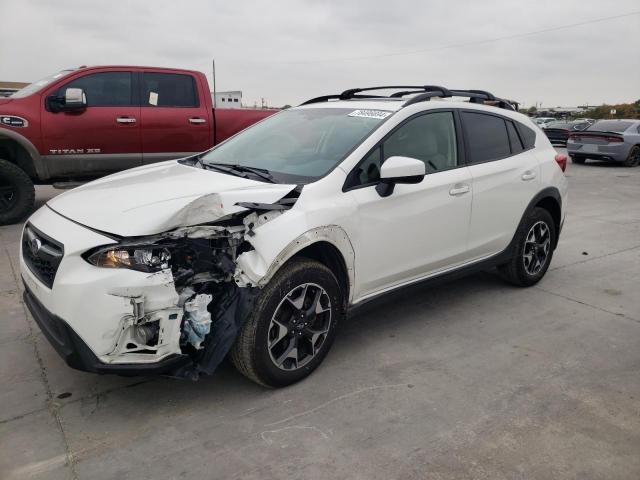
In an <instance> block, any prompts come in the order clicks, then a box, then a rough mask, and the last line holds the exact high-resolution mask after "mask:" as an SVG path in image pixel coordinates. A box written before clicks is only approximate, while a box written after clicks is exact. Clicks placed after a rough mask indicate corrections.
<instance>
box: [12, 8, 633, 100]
mask: <svg viewBox="0 0 640 480" xmlns="http://www.w3.org/2000/svg"><path fill="white" fill-rule="evenodd" d="M0 11H2V18H3V22H2V24H3V25H2V34H1V35H2V40H1V41H0V80H13V81H35V80H37V79H39V78H40V77H44V76H45V75H48V74H49V73H52V72H54V71H57V70H60V69H63V68H67V67H71V66H79V65H102V64H133V65H154V66H166V67H179V68H189V69H195V70H201V71H203V72H205V73H207V76H208V77H209V79H210V78H211V73H210V71H211V66H210V65H211V58H212V57H215V59H216V66H217V75H216V77H217V82H218V89H219V90H236V89H237V90H243V92H244V99H245V103H251V104H252V103H253V102H254V101H258V102H259V101H260V98H261V97H264V98H265V99H266V100H267V101H268V102H269V104H270V105H275V106H281V105H283V104H285V103H289V104H297V103H300V102H301V101H303V100H305V99H307V98H310V97H313V96H317V95H321V94H327V93H334V92H338V91H341V90H344V89H346V88H349V87H355V86H367V85H377V84H385V83H386V84H389V83H395V84H397V83H401V84H435V85H444V86H447V87H455V88H476V89H484V90H489V91H492V92H493V93H495V94H496V95H500V96H503V97H507V98H512V99H515V100H519V101H520V102H523V103H524V104H525V105H527V106H530V105H532V104H533V103H534V102H543V104H544V105H545V106H557V105H563V106H572V105H577V104H584V103H588V104H590V105H594V104H602V103H618V102H629V101H635V100H637V99H638V98H640V40H639V36H638V35H639V33H640V15H638V14H636V15H630V16H626V17H622V18H615V19H610V20H607V21H601V22H598V23H591V24H587V25H581V26H574V27H571V28H563V29H560V30H553V31H547V32H543V33H538V34H531V35H527V36H518V35H522V34H525V33H528V32H536V31H540V30H545V29H553V28H555V27H560V26H563V25H570V24H577V23H581V22H588V21H591V20H596V19H601V18H604V17H612V16H616V15H622V14H626V13H630V12H634V11H635V12H639V11H640V2H638V0H616V1H602V0H596V1H594V0H536V1H533V0H530V1H521V0H483V1H478V0H468V1H461V0H443V1H441V0H395V1H388V0H385V1H383V0H369V1H365V0H358V1H347V0H343V1H311V0H283V1H279V0H271V1H258V0H246V1H214V0H210V1H205V0H192V1H182V2H177V1H167V0H153V1H144V2H143V1H133V0H132V1H109V2H105V1H93V0H56V1H47V0H20V1H15V0H14V1H12V0H0ZM504 37H510V38H505V39H503V40H498V41H491V40H493V39H497V38H504ZM407 52H414V53H407Z"/></svg>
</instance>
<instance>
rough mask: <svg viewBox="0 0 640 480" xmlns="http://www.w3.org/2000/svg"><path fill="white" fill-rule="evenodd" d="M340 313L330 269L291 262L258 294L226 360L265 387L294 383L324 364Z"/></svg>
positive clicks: (339, 299) (308, 262)
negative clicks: (228, 359)
mask: <svg viewBox="0 0 640 480" xmlns="http://www.w3.org/2000/svg"><path fill="white" fill-rule="evenodd" d="M343 314H344V306H343V295H342V292H341V290H340V285H339V283H338V281H337V279H336V277H335V275H334V274H333V273H332V272H331V270H329V269H328V268H327V267H326V266H325V265H323V264H321V263H319V262H317V261H315V260H307V259H300V260H294V261H292V262H290V263H289V264H287V265H285V266H284V267H282V269H280V270H279V271H278V272H277V273H276V274H275V276H274V277H273V278H272V279H271V281H270V282H269V283H268V284H267V285H266V286H265V287H264V288H263V289H262V291H261V292H260V294H259V295H258V298H257V299H256V302H255V308H254V309H253V312H252V313H251V316H250V317H249V319H248V320H247V323H246V324H245V326H244V327H243V329H242V331H241V332H240V334H239V335H238V337H237V338H236V341H235V342H234V345H233V347H232V348H231V361H232V363H233V364H234V366H235V367H236V369H237V370H238V371H239V372H240V373H242V374H243V375H244V376H245V377H247V378H249V379H250V380H253V381H254V382H256V383H258V384H260V385H263V386H266V387H284V386H286V385H290V384H292V383H295V382H298V381H300V380H302V379H303V378H305V377H306V376H308V375H309V374H310V373H311V372H313V371H314V370H315V369H316V368H317V367H318V366H319V365H320V363H321V362H322V360H324V357H325V356H326V355H327V353H328V352H329V349H330V348H331V344H332V343H333V340H334V338H335V334H336V327H337V325H338V320H340V319H341V317H342V316H343Z"/></svg>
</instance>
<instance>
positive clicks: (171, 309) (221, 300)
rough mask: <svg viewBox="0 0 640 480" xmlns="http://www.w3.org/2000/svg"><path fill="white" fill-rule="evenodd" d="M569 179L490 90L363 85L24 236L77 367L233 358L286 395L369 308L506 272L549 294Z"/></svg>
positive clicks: (57, 205) (53, 330) (56, 210)
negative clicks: (457, 280) (386, 298)
mask: <svg viewBox="0 0 640 480" xmlns="http://www.w3.org/2000/svg"><path fill="white" fill-rule="evenodd" d="M372 91H374V93H371V92H372ZM383 91H385V92H393V93H391V94H390V95H389V96H381V95H380V93H382V92H383ZM454 98H455V99H456V100H455V101H454ZM565 166H566V157H565V156H563V155H556V152H555V150H554V149H553V148H552V146H551V144H550V143H549V140H547V138H546V136H545V135H544V134H543V133H542V132H541V130H539V129H538V128H537V127H536V126H535V125H534V124H533V123H532V122H531V121H530V120H529V119H528V118H527V117H525V116H523V115H521V114H519V113H517V112H516V111H514V109H513V107H512V106H511V104H509V103H508V102H506V101H504V100H501V99H499V98H495V97H494V96H493V95H491V94H490V93H488V92H483V91H478V90H453V91H451V90H448V89H446V88H442V87H433V86H418V87H416V86H408V87H375V88H371V89H353V90H347V91H345V92H343V93H342V94H339V95H329V96H326V97H319V98H315V99H312V100H309V101H308V102H305V103H304V104H303V105H301V106H299V107H296V108H291V109H288V110H285V111H282V112H280V113H278V114H276V115H274V116H272V117H269V118H267V119H266V120H264V121H262V122H260V123H258V124H256V125H254V126H252V127H250V128H249V129H247V130H245V131H243V132H241V133H239V134H238V135H236V136H234V137H232V138H231V139H229V140H227V141H226V142H224V143H222V144H220V145H218V146H217V147H215V148H214V149H212V150H210V151H208V152H205V153H203V154H201V155H197V156H193V157H189V158H185V159H182V160H177V161H169V162H164V163H159V164H155V165H147V166H143V167H140V168H135V169H132V170H128V171H125V172H122V173H119V174H116V175H111V176H109V177H106V178H103V179H101V180H97V181H94V182H91V183H89V184H86V185H84V186H82V187H79V188H76V189H74V190H71V191H69V192H67V193H65V194H63V195H60V196H58V197H56V198H54V199H52V200H50V201H49V202H48V203H47V204H46V205H45V206H43V207H42V208H40V209H39V210H38V211H37V212H36V213H34V214H33V215H32V216H31V218H30V219H29V220H28V222H27V223H26V225H25V228H24V232H23V236H22V241H21V255H20V257H21V273H22V278H23V279H24V285H25V293H24V298H25V302H26V304H27V305H28V307H29V309H30V310H31V312H32V314H33V317H34V318H35V320H36V321H37V323H38V324H39V326H40V328H41V329H42V331H43V332H44V334H45V335H46V337H47V338H48V339H49V341H50V342H51V343H52V344H53V346H54V347H55V348H56V350H57V351H58V352H59V353H60V355H61V356H62V357H63V358H64V359H65V360H66V362H67V363H68V364H69V365H70V366H71V367H74V368H77V369H81V370H86V371H90V372H97V373H118V374H122V375H144V374H151V373H156V374H164V375H171V376H177V377H183V378H184V377H186V378H192V379H195V378H197V377H198V375H200V374H210V373H212V372H213V370H214V369H215V368H216V366H217V365H218V364H219V363H220V362H221V361H222V360H223V359H224V358H225V356H227V354H229V355H230V357H231V360H232V361H233V363H234V364H235V366H236V367H237V368H238V370H240V372H242V373H243V374H244V375H246V376H247V377H249V378H250V379H252V380H254V381H256V382H258V383H260V384H262V385H266V386H272V387H279V386H284V385H288V384H291V383H293V382H296V381H298V380H300V379H302V378H304V377H305V376H307V375H308V374H309V373H310V372H312V371H313V370H314V369H315V368H316V367H317V366H318V365H319V364H320V363H321V362H322V360H323V359H324V357H325V356H326V355H327V352H328V351H329V348H330V347H331V344H332V342H333V340H334V338H335V336H336V334H337V331H338V330H337V327H338V324H339V323H340V321H341V320H342V319H343V318H344V317H345V315H346V313H347V311H348V309H349V308H350V307H352V306H354V305H357V304H361V303H362V302H364V301H365V300H368V299H371V298H373V297H376V296H379V295H381V294H384V293H386V292H390V291H392V290H395V289H398V288H401V287H404V286H407V285H411V284H414V283H416V282H421V281H425V280H430V279H435V278H441V277H442V276H444V275H448V274H451V273H456V274H459V273H460V272H466V271H471V270H478V269H487V268H490V267H497V268H498V270H499V272H501V274H502V275H503V276H504V278H505V279H507V280H508V281H510V282H511V283H513V284H516V285H520V286H529V285H533V284H535V283H536V282H538V281H539V280H540V278H541V277H542V276H543V275H544V274H545V272H546V271H547V268H548V267H549V263H550V262H551V257H552V255H553V252H554V249H555V247H556V245H557V243H558V237H559V235H560V230H561V228H562V224H563V220H564V216H565V211H566V208H565V205H566V198H567V180H566V179H565V176H564V174H563V170H564V168H565Z"/></svg>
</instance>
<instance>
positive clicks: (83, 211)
mask: <svg viewBox="0 0 640 480" xmlns="http://www.w3.org/2000/svg"><path fill="white" fill-rule="evenodd" d="M295 187H296V186H295V185H279V184H271V183H264V182H260V181H256V180H250V179H246V178H241V177H235V176H232V175H227V174H225V173H219V172H215V171H211V170H203V169H200V168H194V167H190V166H187V165H182V164H180V163H178V162H177V161H175V160H171V161H168V162H162V163H157V164H154V165H147V166H143V167H138V168H134V169H131V170H126V171H124V172H121V173H117V174H115V175H110V176H108V177H104V178H101V179H100V180H96V181H94V182H91V183H87V184H86V185H83V186H81V187H78V188H75V189H73V190H69V191H68V192H66V193H64V194H62V195H59V196H57V197H55V198H53V199H51V200H49V202H48V203H47V205H49V206H50V207H51V208H52V209H53V210H55V211H56V212H58V213H60V214H62V215H64V216H65V217H67V218H70V219H71V220H74V221H76V222H78V223H81V224H83V225H86V226H88V227H91V228H94V229H97V230H101V231H103V232H107V233H112V234H115V235H120V236H124V237H133V236H141V235H152V234H156V233H162V232H166V231H168V230H172V229H174V228H177V227H186V226H191V225H197V224H201V223H206V222H212V221H215V220H217V219H219V218H221V217H224V216H226V215H229V214H231V213H235V212H240V211H243V210H245V209H244V208H242V207H239V206H236V205H235V204H236V203H237V202H257V203H273V202H276V201H278V200H280V199H281V198H282V197H284V196H285V195H286V194H287V193H289V192H290V191H291V190H293V189H294V188H295Z"/></svg>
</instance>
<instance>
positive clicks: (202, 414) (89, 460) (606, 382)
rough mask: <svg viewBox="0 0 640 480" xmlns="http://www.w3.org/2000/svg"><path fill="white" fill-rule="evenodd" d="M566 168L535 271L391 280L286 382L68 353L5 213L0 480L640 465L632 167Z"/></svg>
mask: <svg viewBox="0 0 640 480" xmlns="http://www.w3.org/2000/svg"><path fill="white" fill-rule="evenodd" d="M567 174H568V177H569V181H570V197H569V213H568V216H567V219H566V222H565V226H564V231H563V234H562V237H561V240H560V245H559V247H558V249H557V250H556V253H555V256H554V259H553V263H552V265H551V269H550V270H549V272H548V273H547V275H546V277H545V278H544V279H543V280H542V281H541V282H540V284H539V285H538V286H536V287H533V288H530V289H518V288H514V287H511V286H508V285H505V284H504V283H502V282H501V281H500V280H499V279H498V278H497V276H496V275H494V274H492V273H482V274H478V275H474V276H472V277H468V278H465V279H462V280H458V281H455V282H452V283H448V284H446V285H441V286H438V287H435V288H425V287H420V286H416V287H412V288H410V289H407V290H403V291H401V292H398V293H395V294H392V295H391V296H388V297H386V298H384V299H381V300H379V301H376V302H375V303H370V304H368V305H367V306H365V307H363V308H361V309H360V310H358V311H357V312H356V313H355V314H354V315H353V316H352V317H351V318H350V319H349V320H348V321H347V322H346V323H345V324H343V325H342V327H341V329H340V333H339V335H338V338H337V339H336V343H335V345H334V347H333V349H332V351H331V353H330V355H329V356H328V357H327V359H326V360H325V362H324V364H323V365H322V366H321V367H320V368H319V369H318V370H317V371H316V373H314V374H313V375H312V376H311V377H309V378H308V379H307V380H305V381H303V382H302V383H300V384H297V385H294V386H292V387H289V388H285V389H282V390H266V389H263V388H261V387H259V386H257V385H255V384H253V383H251V382H250V381H248V380H246V379H244V378H243V377H242V376H240V375H239V374H237V373H236V372H235V371H234V370H233V368H232V367H230V366H229V365H223V366H222V367H221V368H220V369H219V371H218V372H216V374H215V375H213V376H212V377H209V378H203V379H201V380H200V381H199V382H196V383H191V382H188V381H179V380H172V379H166V378H121V377H113V376H98V375H92V374H87V373H83V372H78V371H75V370H72V369H70V368H68V367H67V366H66V365H65V364H64V363H63V362H62V360H61V359H60V358H59V357H58V355H57V354H56V353H55V351H54V350H53V348H52V347H50V345H49V344H48V343H47V341H46V340H45V339H44V337H43V336H42V334H41V333H40V331H39V329H38V327H37V326H36V325H35V324H34V322H33V320H32V319H31V318H30V316H29V314H28V312H27V311H26V308H25V307H24V305H23V304H22V301H21V289H22V286H21V282H20V279H19V274H18V240H19V235H20V229H21V226H20V225H13V226H9V227H0V242H1V245H0V247H1V248H0V308H1V309H0V311H1V312H2V321H1V322H0V360H1V361H0V379H1V380H2V385H3V388H2V390H1V391H0V446H1V448H0V478H2V479H6V480H10V479H23V478H37V479H54V480H55V479H85V478H86V479H91V480H98V479H113V478H139V479H173V478H194V479H202V478H225V479H230V478H243V479H245V478H247V479H253V478H256V479H258V478H260V479H279V478H289V477H291V478H305V479H310V478H353V479H372V478H380V479H389V478H420V479H425V478H426V479H460V478H474V479H482V478H486V479H492V480H494V479H514V478H527V479H533V478H535V479H538V478H540V479H558V478H580V479H581V480H584V479H596V478H598V479H599V478H606V479H608V480H611V479H632V478H640V294H639V293H640V290H639V288H640V168H636V169H626V168H622V167H617V166H612V165H605V164H598V163H587V164H586V165H574V164H569V167H568V171H567ZM57 193H58V192H57V191H55V190H53V189H52V188H50V187H39V188H38V192H37V194H38V203H39V204H40V205H41V204H42V203H43V202H45V201H46V200H47V199H48V198H51V197H52V196H53V195H56V194H57ZM87 321H91V319H90V318H88V319H87Z"/></svg>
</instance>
